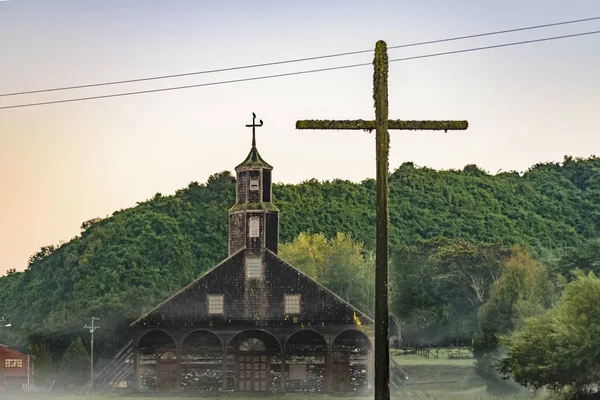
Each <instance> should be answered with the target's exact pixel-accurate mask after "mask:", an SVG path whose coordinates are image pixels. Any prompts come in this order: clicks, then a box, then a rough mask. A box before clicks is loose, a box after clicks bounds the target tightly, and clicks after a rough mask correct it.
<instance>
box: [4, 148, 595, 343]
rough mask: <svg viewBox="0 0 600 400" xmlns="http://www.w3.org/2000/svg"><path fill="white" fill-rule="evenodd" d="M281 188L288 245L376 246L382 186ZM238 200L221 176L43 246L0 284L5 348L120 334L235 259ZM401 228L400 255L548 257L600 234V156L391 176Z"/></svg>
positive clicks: (394, 234) (394, 228) (395, 239)
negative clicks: (493, 251) (501, 251)
mask: <svg viewBox="0 0 600 400" xmlns="http://www.w3.org/2000/svg"><path fill="white" fill-rule="evenodd" d="M273 191H274V197H275V203H276V204H277V206H278V207H279V209H280V210H281V226H280V228H281V229H280V230H281V235H280V240H281V241H282V242H291V241H292V240H293V239H294V238H296V237H297V236H298V234H299V233H300V232H312V233H318V232H322V233H324V234H325V236H327V237H329V238H332V237H335V235H336V233H338V232H343V233H346V234H348V235H349V236H351V237H353V238H354V239H356V240H359V241H362V242H364V243H365V244H366V246H367V248H373V247H374V238H375V181H374V180H371V179H369V180H365V181H363V182H361V183H352V182H349V181H342V180H334V181H331V182H319V181H316V180H310V181H307V182H304V183H301V184H298V185H290V184H276V185H274V188H273ZM234 202H235V181H234V178H233V177H232V176H231V174H230V173H229V172H222V173H219V174H216V175H213V176H211V177H210V178H209V180H208V182H207V183H206V184H198V183H195V182H193V183H191V184H190V185H189V186H188V187H187V188H185V189H181V190H179V191H177V193H176V194H175V195H172V196H162V195H160V194H157V195H156V196H155V197H154V198H152V199H150V200H148V201H145V202H142V203H139V204H138V205H137V206H136V207H133V208H130V209H125V210H121V211H117V212H115V213H114V214H113V215H112V216H111V217H108V218H105V219H98V220H92V221H87V222H85V223H84V224H83V225H82V233H81V235H80V236H79V237H77V238H74V239H73V240H71V241H69V242H68V243H65V244H62V245H60V246H48V247H45V248H43V249H41V250H40V252H38V253H37V254H35V255H33V256H32V257H31V259H30V264H29V266H28V268H27V270H26V271H25V272H22V273H21V272H19V273H16V272H12V273H9V274H8V275H6V276H4V277H2V278H0V311H1V312H2V314H3V315H4V316H5V317H6V319H7V320H10V321H11V322H12V323H13V326H14V329H12V330H11V332H10V333H8V332H2V333H1V334H2V335H11V336H10V337H4V338H2V337H0V340H5V341H6V340H8V341H9V342H14V343H15V344H23V341H24V340H25V339H24V338H27V337H29V336H30V335H32V334H35V335H38V336H39V335H42V336H43V335H48V334H50V333H56V334H59V333H60V334H65V335H72V334H73V332H75V331H77V332H80V330H81V329H80V328H81V326H82V324H83V323H84V322H85V321H86V319H87V318H89V317H90V316H91V315H95V316H101V317H103V318H104V320H105V321H107V322H106V323H105V327H104V328H103V329H104V332H105V333H104V334H106V335H109V334H110V333H109V332H110V331H111V329H112V330H113V332H117V331H118V330H119V327H122V326H124V323H125V322H126V321H127V320H128V319H132V318H135V317H136V316H139V315H140V313H142V312H143V311H144V310H147V309H148V308H149V307H151V306H153V305H155V304H156V303H158V302H160V301H162V300H163V299H164V298H165V297H166V296H168V295H169V294H171V293H172V292H173V291H175V290H179V289H180V288H181V287H182V286H184V285H185V284H187V283H189V282H190V281H191V280H192V279H193V278H194V277H196V276H198V275H199V274H201V273H202V272H203V271H205V270H207V269H209V268H211V267H212V266H214V265H215V264H216V263H217V262H218V261H219V260H221V259H223V258H224V257H226V256H227V228H228V219H227V212H228V209H229V208H230V207H231V206H232V205H233V204H234ZM390 223H391V225H390V240H391V246H392V250H393V249H394V248H395V247H398V246H400V245H411V244H415V243H417V242H419V241H420V240H422V239H430V238H434V237H440V236H441V237H448V238H459V239H463V240H465V241H468V242H472V243H480V242H488V243H491V242H501V243H502V244H503V245H505V246H509V245H513V244H528V245H530V248H531V249H532V250H533V251H534V253H535V254H537V255H538V256H542V257H549V256H551V255H552V254H555V253H557V252H559V251H561V250H562V249H564V248H567V247H573V246H576V245H578V244H580V243H584V242H585V241H586V240H587V239H592V238H598V237H600V158H596V157H592V158H589V159H572V158H569V157H567V158H565V160H564V162H562V163H545V164H538V165H535V166H534V167H532V168H531V169H530V170H528V171H527V172H525V173H524V174H518V173H516V172H507V173H499V174H497V175H489V174H487V173H486V172H485V171H482V170H481V169H479V168H477V167H476V166H474V165H468V166H466V167H465V168H464V169H463V170H460V171H435V170H432V169H429V168H419V167H416V166H414V165H413V164H412V163H405V164H403V165H402V166H400V167H399V168H398V169H397V170H395V171H394V172H393V173H392V174H391V175H390ZM110 321H113V322H114V324H112V325H111V322H110ZM65 340H66V339H65ZM65 343H67V345H68V343H69V341H66V342H65ZM110 350H111V349H107V350H106V351H110Z"/></svg>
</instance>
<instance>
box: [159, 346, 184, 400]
mask: <svg viewBox="0 0 600 400" xmlns="http://www.w3.org/2000/svg"><path fill="white" fill-rule="evenodd" d="M178 389H179V368H178V367H177V356H176V354H175V353H174V352H172V351H167V352H164V353H161V354H159V356H158V360H157V363H156V391H158V392H173V391H177V390H178Z"/></svg>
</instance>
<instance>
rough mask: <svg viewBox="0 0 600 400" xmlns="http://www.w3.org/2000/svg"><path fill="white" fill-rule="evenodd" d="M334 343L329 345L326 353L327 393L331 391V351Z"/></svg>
mask: <svg viewBox="0 0 600 400" xmlns="http://www.w3.org/2000/svg"><path fill="white" fill-rule="evenodd" d="M332 346H333V344H331V343H330V344H328V345H327V353H326V354H325V393H331V392H332V391H333V390H332V377H333V371H332V370H331V368H332V365H331V351H332Z"/></svg>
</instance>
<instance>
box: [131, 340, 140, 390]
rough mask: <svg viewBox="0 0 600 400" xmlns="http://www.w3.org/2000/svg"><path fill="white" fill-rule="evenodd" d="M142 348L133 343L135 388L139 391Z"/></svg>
mask: <svg viewBox="0 0 600 400" xmlns="http://www.w3.org/2000/svg"><path fill="white" fill-rule="evenodd" d="M140 373H141V371H140V350H139V349H138V347H137V345H136V344H135V343H134V345H133V390H134V391H135V392H139V391H140V390H141V387H140Z"/></svg>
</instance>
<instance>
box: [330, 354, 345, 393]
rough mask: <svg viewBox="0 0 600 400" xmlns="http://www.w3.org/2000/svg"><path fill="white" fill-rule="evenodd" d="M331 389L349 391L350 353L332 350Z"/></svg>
mask: <svg viewBox="0 0 600 400" xmlns="http://www.w3.org/2000/svg"><path fill="white" fill-rule="evenodd" d="M330 354H331V390H332V391H333V392H347V391H348V389H349V384H350V353H349V352H347V351H332V352H331V353H330Z"/></svg>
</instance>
